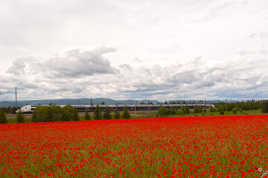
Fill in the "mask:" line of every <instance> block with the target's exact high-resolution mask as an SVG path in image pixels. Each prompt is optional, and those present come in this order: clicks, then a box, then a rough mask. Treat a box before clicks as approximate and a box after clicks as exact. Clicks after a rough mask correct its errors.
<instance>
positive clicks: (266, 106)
mask: <svg viewBox="0 0 268 178" xmlns="http://www.w3.org/2000/svg"><path fill="white" fill-rule="evenodd" d="M262 112H263V113H268V101H264V102H263V104H262Z"/></svg>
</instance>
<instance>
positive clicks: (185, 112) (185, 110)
mask: <svg viewBox="0 0 268 178" xmlns="http://www.w3.org/2000/svg"><path fill="white" fill-rule="evenodd" d="M182 110H183V112H184V114H190V109H189V107H184V108H183V109H182Z"/></svg>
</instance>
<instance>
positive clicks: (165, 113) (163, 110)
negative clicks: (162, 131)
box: [157, 106, 169, 117]
mask: <svg viewBox="0 0 268 178" xmlns="http://www.w3.org/2000/svg"><path fill="white" fill-rule="evenodd" d="M157 115H158V116H159V117H163V116H168V115H169V110H168V108H165V107H162V106H161V107H160V108H159V110H158V114H157Z"/></svg>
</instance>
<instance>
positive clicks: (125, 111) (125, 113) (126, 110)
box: [122, 107, 130, 119]
mask: <svg viewBox="0 0 268 178" xmlns="http://www.w3.org/2000/svg"><path fill="white" fill-rule="evenodd" d="M122 118H124V119H129V118H130V114H129V112H128V108H127V107H124V110H123V114H122Z"/></svg>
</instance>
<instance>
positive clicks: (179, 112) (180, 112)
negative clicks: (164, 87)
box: [176, 109, 184, 116]
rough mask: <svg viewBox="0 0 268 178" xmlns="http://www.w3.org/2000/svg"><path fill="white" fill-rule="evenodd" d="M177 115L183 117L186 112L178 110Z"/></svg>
mask: <svg viewBox="0 0 268 178" xmlns="http://www.w3.org/2000/svg"><path fill="white" fill-rule="evenodd" d="M176 114H177V115H179V116H183V115H184V110H183V109H178V110H177V112H176Z"/></svg>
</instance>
